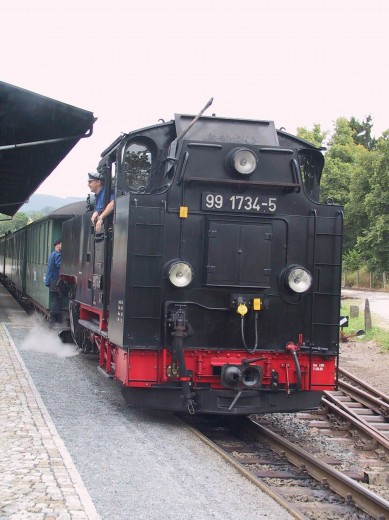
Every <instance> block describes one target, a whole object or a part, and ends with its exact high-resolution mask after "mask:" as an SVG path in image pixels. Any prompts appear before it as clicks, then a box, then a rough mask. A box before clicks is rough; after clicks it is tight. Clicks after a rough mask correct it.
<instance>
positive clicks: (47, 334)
mask: <svg viewBox="0 0 389 520" xmlns="http://www.w3.org/2000/svg"><path fill="white" fill-rule="evenodd" d="M58 332H59V331H58V330H55V329H49V328H47V326H43V325H42V324H34V325H33V327H32V328H31V330H30V331H29V333H28V334H27V336H26V338H25V339H24V340H23V342H22V344H21V345H20V348H21V349H22V350H28V351H30V352H39V353H40V354H51V355H54V356H57V357H59V358H67V357H73V356H77V355H78V354H79V353H80V351H79V350H78V348H77V346H76V345H73V344H69V343H62V341H61V340H60V338H59V337H58Z"/></svg>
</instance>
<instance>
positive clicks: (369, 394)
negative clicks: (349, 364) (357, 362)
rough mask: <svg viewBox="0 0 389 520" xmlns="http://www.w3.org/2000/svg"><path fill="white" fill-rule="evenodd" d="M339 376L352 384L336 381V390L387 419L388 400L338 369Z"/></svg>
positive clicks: (388, 415) (366, 384)
mask: <svg viewBox="0 0 389 520" xmlns="http://www.w3.org/2000/svg"><path fill="white" fill-rule="evenodd" d="M339 374H340V375H342V376H343V377H345V378H347V379H349V381H351V383H352V384H350V383H348V382H347V381H343V380H342V379H339V380H338V388H339V390H341V391H344V392H345V393H347V394H349V395H350V396H351V397H354V398H356V399H357V400H358V401H359V402H360V403H361V404H363V405H365V406H368V407H369V408H371V409H372V410H374V411H375V412H377V413H378V414H380V415H382V416H383V417H385V418H388V417H389V398H388V397H387V396H386V395H385V394H384V393H382V392H380V391H379V390H376V389H375V388H373V387H372V386H370V385H369V384H368V383H366V382H364V381H360V380H359V379H358V378H357V377H356V376H354V375H353V374H350V373H349V372H346V371H345V370H341V369H339Z"/></svg>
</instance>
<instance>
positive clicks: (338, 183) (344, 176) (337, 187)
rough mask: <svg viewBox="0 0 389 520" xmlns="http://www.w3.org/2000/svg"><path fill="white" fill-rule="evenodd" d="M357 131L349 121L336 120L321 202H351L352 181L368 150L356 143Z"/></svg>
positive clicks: (326, 160) (344, 119) (323, 178)
mask: <svg viewBox="0 0 389 520" xmlns="http://www.w3.org/2000/svg"><path fill="white" fill-rule="evenodd" d="M354 133H355V131H354V130H353V129H352V128H351V126H350V123H349V121H348V120H347V119H346V118H344V117H341V118H339V119H337V120H336V123H335V130H334V133H333V135H332V137H331V139H330V142H329V146H328V151H327V152H326V154H325V166H324V170H323V176H322V183H321V200H322V201H325V200H326V199H327V198H331V199H333V200H334V202H337V203H339V204H342V205H345V204H347V203H348V202H349V198H350V186H351V184H352V179H353V176H354V173H355V170H356V168H357V165H358V164H359V162H360V161H361V158H362V156H363V154H364V153H366V151H367V150H366V148H364V147H363V146H362V145H358V144H356V143H355V141H354Z"/></svg>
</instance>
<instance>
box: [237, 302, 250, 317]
mask: <svg viewBox="0 0 389 520" xmlns="http://www.w3.org/2000/svg"><path fill="white" fill-rule="evenodd" d="M236 312H237V313H238V314H240V315H241V316H244V315H245V314H247V312H248V308H247V305H245V304H244V303H240V304H239V305H238V308H237V309H236Z"/></svg>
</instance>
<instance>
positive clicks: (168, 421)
mask: <svg viewBox="0 0 389 520" xmlns="http://www.w3.org/2000/svg"><path fill="white" fill-rule="evenodd" d="M8 330H9V331H10V334H11V336H12V338H13V340H14V342H15V343H16V345H17V346H18V348H19V350H20V352H21V355H22V358H23V360H24V362H25V364H26V366H27V369H28V371H29V373H30V375H31V377H32V378H33V380H34V383H35V385H36V387H37V389H38V391H39V392H40V394H41V397H42V399H43V401H44V403H45V405H46V407H47V409H48V411H49V413H50V415H51V418H52V420H53V422H54V423H55V426H56V428H57V430H58V433H59V434H60V436H61V438H62V439H63V441H64V443H65V445H66V447H67V449H68V451H69V453H70V454H71V456H72V458H73V461H74V463H75V465H76V467H77V469H78V471H79V473H80V475H81V477H82V479H83V481H84V484H85V486H86V487H87V489H88V491H89V493H90V495H91V497H92V500H93V502H94V504H95V506H96V509H97V510H98V512H99V514H100V515H101V518H102V519H108V518H109V519H110V520H111V519H112V520H115V519H118V520H119V519H123V520H124V519H125V520H132V519H134V520H135V519H136V520H142V519H144V520H160V519H163V520H169V519H174V520H176V519H177V518H183V517H184V518H185V519H188V520H190V519H196V520H208V519H210V518H215V519H219V520H229V519H231V520H236V518H237V517H239V518H251V517H252V518H256V519H267V520H272V519H277V520H278V519H279V518H282V519H289V518H291V517H290V516H289V515H288V514H287V513H286V511H284V509H282V508H281V507H280V506H279V505H278V504H276V503H275V502H273V501H272V500H271V499H270V498H269V497H268V496H266V495H264V494H263V493H262V492H261V491H260V490H259V489H258V488H256V487H255V486H254V485H253V484H251V483H250V482H249V481H247V480H246V479H244V478H243V477H242V476H241V475H239V474H238V473H237V472H236V471H235V470H234V469H233V468H231V467H229V466H228V465H227V464H226V463H225V462H224V460H223V459H221V458H220V457H219V456H218V455H217V454H215V453H214V452H213V451H212V450H210V448H208V447H207V446H205V445H204V444H203V443H202V442H201V441H200V440H199V439H197V438H196V437H195V436H194V435H193V434H192V433H191V432H190V431H189V430H188V429H187V428H186V427H185V426H184V425H183V424H182V423H180V422H179V421H178V420H177V419H176V418H175V417H173V416H171V415H170V414H166V413H153V412H147V411H141V410H133V409H129V408H128V407H126V405H125V403H124V401H123V399H122V396H121V393H120V389H119V387H118V386H117V384H116V383H114V382H112V381H111V380H108V379H106V378H103V377H102V376H101V375H100V374H99V373H98V372H97V370H96V358H92V357H88V356H83V355H75V354H76V350H75V347H73V346H71V345H63V344H61V343H60V342H59V340H57V338H56V335H55V333H54V332H52V331H48V330H45V329H42V327H39V326H36V327H34V328H32V329H31V328H30V329H29V328H27V327H26V328H19V327H12V326H9V325H8ZM37 345H39V351H37ZM64 347H66V350H65V352H64V350H63V349H64ZM59 352H61V355H59Z"/></svg>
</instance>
